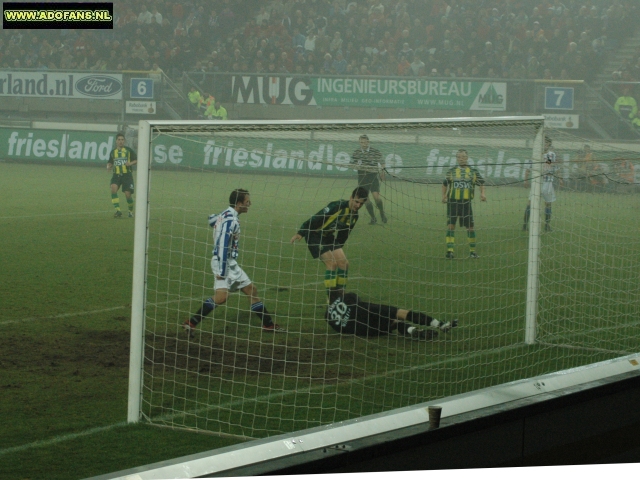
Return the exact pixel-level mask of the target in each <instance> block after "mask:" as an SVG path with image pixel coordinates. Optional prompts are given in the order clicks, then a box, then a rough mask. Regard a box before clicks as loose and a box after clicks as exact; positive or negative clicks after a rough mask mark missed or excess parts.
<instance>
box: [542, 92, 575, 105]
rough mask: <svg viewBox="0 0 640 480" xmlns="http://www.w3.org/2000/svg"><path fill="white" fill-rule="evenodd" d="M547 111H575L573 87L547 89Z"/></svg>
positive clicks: (545, 101) (545, 103)
mask: <svg viewBox="0 0 640 480" xmlns="http://www.w3.org/2000/svg"><path fill="white" fill-rule="evenodd" d="M544 108H545V109H546V110H573V87H567V88H564V87H545V88H544Z"/></svg>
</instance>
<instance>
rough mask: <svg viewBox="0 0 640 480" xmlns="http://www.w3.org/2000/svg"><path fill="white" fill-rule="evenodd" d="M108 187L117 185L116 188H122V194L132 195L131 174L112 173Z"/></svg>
mask: <svg viewBox="0 0 640 480" xmlns="http://www.w3.org/2000/svg"><path fill="white" fill-rule="evenodd" d="M109 185H117V186H118V188H119V187H122V191H123V192H131V193H133V190H134V188H133V174H131V173H123V174H122V175H117V174H115V173H114V174H113V176H112V177H111V183H110V184H109Z"/></svg>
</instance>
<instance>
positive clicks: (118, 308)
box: [0, 305, 127, 326]
mask: <svg viewBox="0 0 640 480" xmlns="http://www.w3.org/2000/svg"><path fill="white" fill-rule="evenodd" d="M125 308H127V307H126V306H125V305H121V306H119V307H111V308H102V309H100V310H87V311H84V312H75V313H61V314H60V315H52V316H50V317H27V318H16V319H13V320H4V321H1V322H0V326H2V325H9V324H11V323H20V322H32V321H35V320H57V319H59V318H69V317H79V316H81V315H91V314H94V313H105V312H113V311H115V310H123V309H125Z"/></svg>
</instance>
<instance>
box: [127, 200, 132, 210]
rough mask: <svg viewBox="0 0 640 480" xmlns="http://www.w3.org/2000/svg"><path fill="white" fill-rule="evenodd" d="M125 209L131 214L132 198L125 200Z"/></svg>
mask: <svg viewBox="0 0 640 480" xmlns="http://www.w3.org/2000/svg"><path fill="white" fill-rule="evenodd" d="M127 208H128V209H129V211H130V212H133V198H127Z"/></svg>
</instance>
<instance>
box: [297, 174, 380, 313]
mask: <svg viewBox="0 0 640 480" xmlns="http://www.w3.org/2000/svg"><path fill="white" fill-rule="evenodd" d="M368 197H369V191H368V190H367V189H366V188H364V187H357V188H356V189H355V190H354V191H353V192H352V193H351V197H350V198H349V200H337V201H335V202H331V203H330V204H329V205H327V206H326V207H325V208H323V209H322V210H320V211H319V212H318V213H316V214H315V215H314V216H312V217H311V218H310V219H308V220H307V221H306V222H304V223H303V224H302V225H301V226H300V228H299V229H298V232H297V233H296V234H295V235H294V236H293V237H292V238H291V243H295V242H297V241H298V240H300V239H301V238H304V239H305V240H306V241H307V247H308V248H309V251H310V252H311V256H312V257H313V258H319V259H320V260H322V262H323V263H324V264H325V267H326V270H325V274H324V278H325V280H324V285H325V287H326V289H327V295H328V296H329V300H330V301H333V300H335V298H338V297H340V296H341V295H343V294H344V289H345V287H346V285H347V276H348V272H349V261H348V260H347V257H346V255H345V254H344V250H342V247H344V244H345V243H346V242H347V239H348V238H349V234H350V233H351V230H353V227H355V226H356V222H357V221H358V210H360V208H361V207H362V206H363V205H364V204H365V203H366V201H367V198H368Z"/></svg>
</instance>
